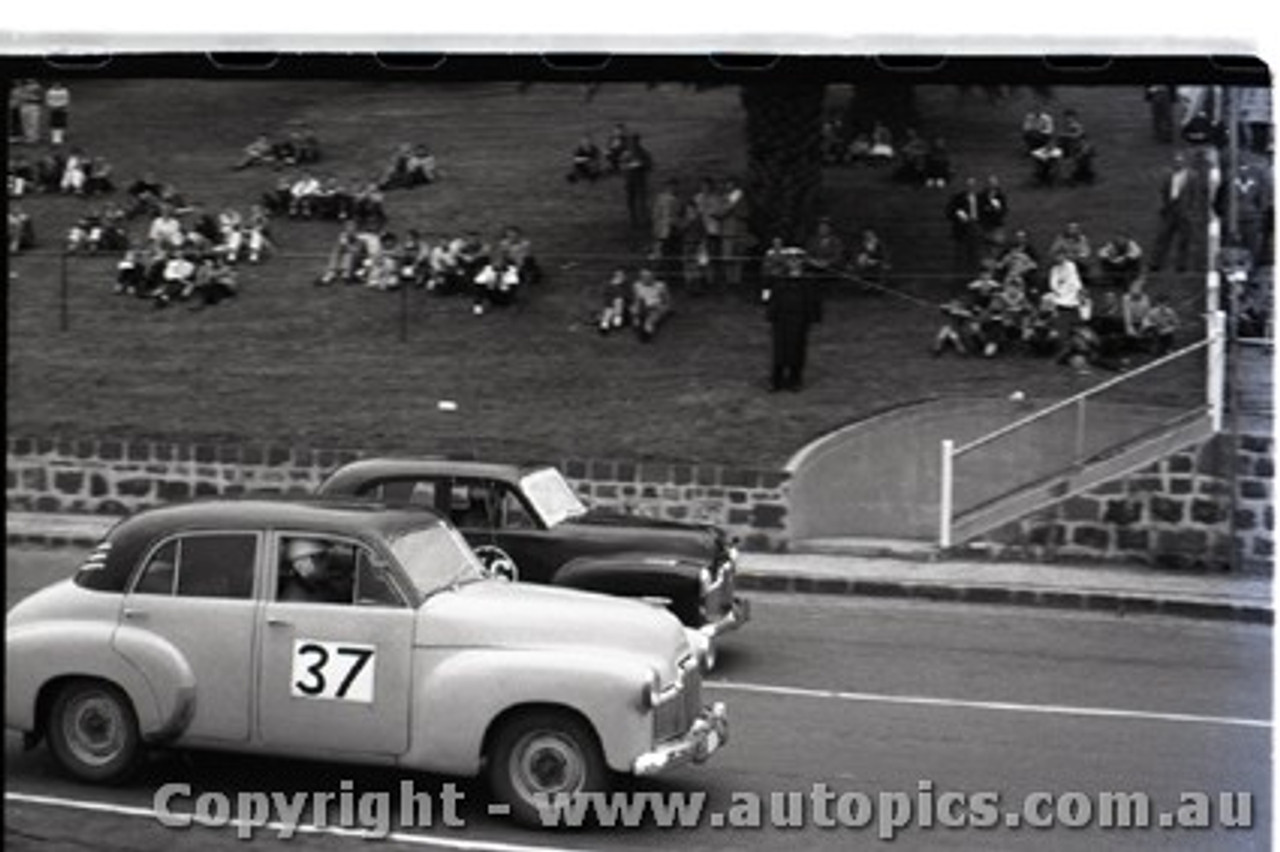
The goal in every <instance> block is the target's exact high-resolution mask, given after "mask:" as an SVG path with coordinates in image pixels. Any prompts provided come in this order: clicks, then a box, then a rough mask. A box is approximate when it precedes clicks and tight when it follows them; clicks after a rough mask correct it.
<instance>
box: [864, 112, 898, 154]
mask: <svg viewBox="0 0 1280 852" xmlns="http://www.w3.org/2000/svg"><path fill="white" fill-rule="evenodd" d="M870 141H871V146H870V148H869V150H868V151H867V156H868V157H869V158H870V159H871V160H873V161H875V160H880V161H883V162H888V161H890V160H892V159H893V158H894V156H895V154H896V153H897V152H895V151H894V149H893V133H892V132H891V131H890V130H889V128H888V127H885V125H884V124H883V123H882V122H879V121H877V122H876V123H875V124H874V125H872V127H871V140H870Z"/></svg>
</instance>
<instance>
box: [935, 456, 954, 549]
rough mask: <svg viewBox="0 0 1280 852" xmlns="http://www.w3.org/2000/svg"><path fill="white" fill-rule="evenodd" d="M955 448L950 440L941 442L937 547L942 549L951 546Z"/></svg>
mask: <svg viewBox="0 0 1280 852" xmlns="http://www.w3.org/2000/svg"><path fill="white" fill-rule="evenodd" d="M955 446H956V442H955V441H953V440H951V439H950V438H944V439H943V440H942V459H941V461H942V464H941V467H940V470H941V475H940V476H939V484H940V489H941V490H940V491H939V494H938V546H939V547H942V548H944V549H945V548H948V547H950V546H951V501H952V494H951V490H952V486H953V485H954V481H953V474H954V470H953V467H952V465H953V461H952V457H951V454H952V452H953V451H954V450H955Z"/></svg>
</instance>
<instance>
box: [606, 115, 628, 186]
mask: <svg viewBox="0 0 1280 852" xmlns="http://www.w3.org/2000/svg"><path fill="white" fill-rule="evenodd" d="M630 139H631V134H630V133H629V132H628V131H627V125H626V124H624V123H623V122H621V121H619V122H618V123H616V124H615V125H613V130H611V131H609V141H608V142H606V143H605V152H604V157H605V160H606V161H607V162H608V163H609V171H611V172H614V173H615V174H616V173H617V172H619V171H621V170H622V157H623V154H625V153H626V150H627V144H628V142H629V140H630Z"/></svg>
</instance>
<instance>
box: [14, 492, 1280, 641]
mask: <svg viewBox="0 0 1280 852" xmlns="http://www.w3.org/2000/svg"><path fill="white" fill-rule="evenodd" d="M115 520H116V519H115V518H111V517H101V516H94V515H45V514H37V513H28V512H10V513H8V514H7V515H6V518H5V526H6V530H5V531H6V535H7V544H8V546H10V547H14V546H38V547H66V546H76V547H88V546H91V545H92V544H94V543H95V542H97V541H98V539H99V538H101V536H102V534H103V533H104V532H106V530H107V529H108V528H109V527H110V526H111V524H113V523H114V522H115ZM739 586H740V587H741V588H743V589H745V590H755V591H768V592H795V593H815V594H838V595H861V596H866V597H889V598H921V599H927V600H936V601H957V602H970V603H983V604H1013V605H1020V606H1046V607H1057V608H1063V609H1079V610H1102V611H1110V612H1115V613H1117V614H1121V615H1124V614H1130V613H1132V614H1140V613H1148V614H1163V615H1175V616H1183V617H1189V618H1206V619H1218V620H1228V621H1245V622H1252V623H1257V624H1271V623H1272V622H1273V617H1274V610H1273V603H1272V583H1271V578H1270V577H1266V576H1259V575H1254V574H1231V573H1190V572H1171V571H1156V570H1153V569H1150V568H1144V567H1141V566H1134V567H1124V566H1114V565H1060V564H1050V563H1039V564H1034V563H1032V564H1029V563H1018V562H1005V561H997V560H990V561H973V560H950V559H939V560H926V559H922V558H920V556H919V554H910V555H908V556H906V557H900V556H882V555H881V556H860V555H851V554H848V553H838V552H833V553H788V554H778V553H744V554H743V555H742V558H741V561H740V568H739Z"/></svg>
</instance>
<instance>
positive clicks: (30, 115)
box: [17, 80, 44, 145]
mask: <svg viewBox="0 0 1280 852" xmlns="http://www.w3.org/2000/svg"><path fill="white" fill-rule="evenodd" d="M17 99H18V115H19V117H20V118H21V120H22V141H23V142H25V143H27V144H28V145H38V144H39V143H40V114H41V108H42V107H43V105H44V91H43V90H42V89H41V88H40V84H39V83H38V82H37V81H35V80H23V81H22V82H21V83H19V84H18V96H17Z"/></svg>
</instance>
